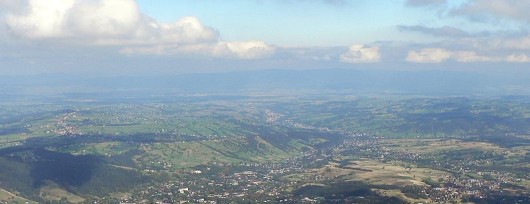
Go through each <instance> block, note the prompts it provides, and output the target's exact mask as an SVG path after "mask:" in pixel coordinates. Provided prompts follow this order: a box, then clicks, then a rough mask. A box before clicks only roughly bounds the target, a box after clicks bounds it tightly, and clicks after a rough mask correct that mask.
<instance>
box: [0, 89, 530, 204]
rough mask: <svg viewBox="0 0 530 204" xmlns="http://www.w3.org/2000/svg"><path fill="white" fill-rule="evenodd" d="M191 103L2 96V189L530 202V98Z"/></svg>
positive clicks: (84, 197)
mask: <svg viewBox="0 0 530 204" xmlns="http://www.w3.org/2000/svg"><path fill="white" fill-rule="evenodd" d="M298 97H300V96H298ZM313 97H314V96H313ZM183 101H185V102H142V103H114V102H113V103H98V102H75V103H68V105H65V104H60V103H58V104H53V103H51V104H46V105H32V104H24V105H20V106H19V105H8V104H4V105H2V106H0V113H2V114H4V115H3V116H2V118H0V122H1V123H0V167H1V168H0V169H1V170H0V181H1V185H0V187H2V188H4V189H13V190H12V192H15V191H16V192H19V193H18V194H20V196H22V197H24V198H28V199H31V200H35V201H38V202H52V201H54V202H55V201H57V202H61V200H62V201H64V200H67V201H69V202H72V203H83V202H93V201H97V202H114V203H116V202H140V201H141V202H144V203H149V202H176V201H183V200H186V201H188V202H191V203H194V202H202V201H200V200H201V199H206V200H211V201H218V202H236V203H237V202H242V201H243V200H245V199H247V200H252V201H255V202H258V203H260V202H272V201H274V202H277V201H279V200H283V201H285V202H296V201H299V200H300V199H304V198H307V199H309V200H319V199H320V200H322V199H324V201H330V202H331V201H333V200H341V201H348V202H358V203H366V202H368V201H367V199H368V200H372V201H374V202H380V203H386V202H392V203H407V202H409V203H415V202H421V203H436V202H468V201H473V202H482V201H484V202H486V201H499V200H506V201H514V202H515V203H517V202H518V201H519V200H521V201H523V202H525V201H527V200H528V201H529V202H530V198H528V197H527V196H528V194H529V193H528V192H529V190H530V178H529V177H528V171H530V165H529V162H528V161H529V160H528V159H529V158H530V157H529V154H528V151H529V150H530V138H528V135H530V128H529V127H530V104H528V103H526V102H521V101H519V100H508V99H498V98H496V99H469V98H427V97H404V96H390V97H382V98H377V97H353V96H341V95H326V97H314V98H312V96H303V97H300V98H297V96H284V97H282V96H275V97H272V98H270V97H267V98H263V97H262V96H255V98H253V97H240V98H237V97H236V99H225V98H222V99H212V100H195V99H194V97H190V98H189V99H187V100H183ZM341 189H349V190H341ZM10 191H11V190H10ZM334 191H337V193H333V192H334ZM252 192H259V193H257V194H253V193H252ZM266 192H267V193H266ZM0 198H1V199H3V200H6V201H7V200H9V199H11V200H15V199H23V198H21V197H17V196H15V197H13V196H12V195H11V194H9V193H8V192H6V191H2V192H1V197H0Z"/></svg>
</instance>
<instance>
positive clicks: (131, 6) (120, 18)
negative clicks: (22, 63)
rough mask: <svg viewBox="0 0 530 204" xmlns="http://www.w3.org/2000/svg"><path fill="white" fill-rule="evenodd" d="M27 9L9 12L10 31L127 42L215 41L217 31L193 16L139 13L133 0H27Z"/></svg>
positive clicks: (31, 35) (28, 36) (82, 40)
mask: <svg viewBox="0 0 530 204" xmlns="http://www.w3.org/2000/svg"><path fill="white" fill-rule="evenodd" d="M26 10H27V11H26V12H23V14H22V15H20V14H10V15H8V17H7V20H6V21H7V25H8V27H9V28H10V30H11V32H12V34H14V35H16V36H19V37H22V38H26V39H48V38H55V39H60V40H66V41H74V42H79V43H85V44H87V43H88V44H99V45H108V44H110V45H124V44H125V45H126V44H149V43H150V44H155V43H184V44H186V43H198V42H206V41H216V40H217V38H218V33H217V31H215V30H214V29H212V28H210V27H207V26H204V25H203V24H202V23H201V22H200V21H199V20H198V19H197V18H195V17H184V18H181V19H180V20H177V21H175V22H172V23H160V22H157V21H156V20H154V19H152V18H150V17H148V16H144V15H142V14H141V13H140V11H139V9H138V5H137V4H136V2H135V1H134V0H112V1H108V0H54V1H42V0H29V2H28V6H27V9H26Z"/></svg>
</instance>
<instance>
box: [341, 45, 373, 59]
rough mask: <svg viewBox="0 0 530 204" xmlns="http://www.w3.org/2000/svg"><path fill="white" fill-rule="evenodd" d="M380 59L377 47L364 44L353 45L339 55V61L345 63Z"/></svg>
mask: <svg viewBox="0 0 530 204" xmlns="http://www.w3.org/2000/svg"><path fill="white" fill-rule="evenodd" d="M380 60H381V54H380V53H379V47H365V46H364V45H353V46H351V47H350V49H349V50H348V51H347V52H346V53H343V54H342V55H340V61H341V62H345V63H369V62H379V61H380Z"/></svg>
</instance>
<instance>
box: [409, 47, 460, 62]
mask: <svg viewBox="0 0 530 204" xmlns="http://www.w3.org/2000/svg"><path fill="white" fill-rule="evenodd" d="M450 57H451V52H449V51H447V50H445V49H440V48H426V49H422V50H420V51H409V53H408V55H407V61H408V62H415V63H440V62H443V61H445V60H447V59H449V58H450Z"/></svg>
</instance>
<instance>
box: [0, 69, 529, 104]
mask: <svg viewBox="0 0 530 204" xmlns="http://www.w3.org/2000/svg"><path fill="white" fill-rule="evenodd" d="M529 78H530V76H527V75H524V74H522V75H517V74H506V75H502V74H491V73H489V74H478V73H476V72H458V71H382V70H348V69H320V70H305V71H295V70H261V71H247V72H228V73H202V74H182V75H173V76H128V77H118V76H113V77H102V76H98V77H96V76H80V75H52V74H48V75H31V76H0V91H1V95H0V97H1V98H2V99H4V100H5V99H8V98H10V97H21V96H46V95H55V96H57V95H64V96H80V95H87V94H88V95H93V96H101V97H112V96H115V97H128V96H129V97H136V96H147V95H165V94H197V93H201V94H239V93H249V92H250V93H251V92H270V91H334V92H349V93H354V94H355V93H358V94H420V95H510V94H514V95H519V94H528V93H529V92H530V79H529Z"/></svg>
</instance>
